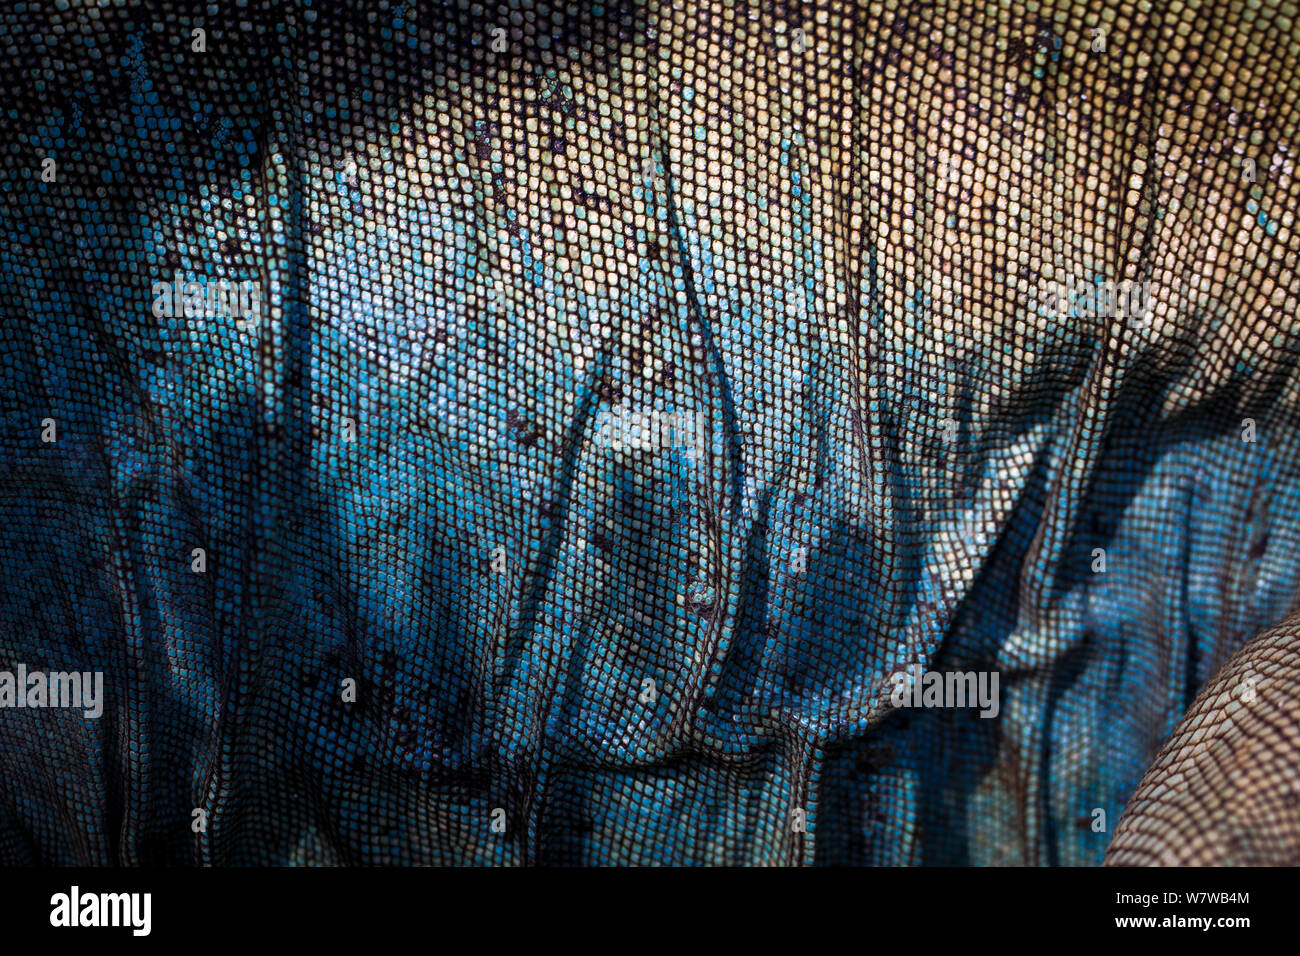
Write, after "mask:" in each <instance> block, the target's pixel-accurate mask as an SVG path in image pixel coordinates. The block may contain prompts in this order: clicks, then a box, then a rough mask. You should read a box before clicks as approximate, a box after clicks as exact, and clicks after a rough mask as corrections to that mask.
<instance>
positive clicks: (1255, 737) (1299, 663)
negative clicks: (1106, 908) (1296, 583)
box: [1106, 615, 1300, 866]
mask: <svg viewBox="0 0 1300 956" xmlns="http://www.w3.org/2000/svg"><path fill="white" fill-rule="evenodd" d="M1298 639H1300V615H1296V616H1293V617H1291V618H1288V619H1287V621H1285V622H1284V623H1282V624H1279V625H1278V626H1277V627H1273V628H1270V629H1268V630H1266V631H1264V632H1263V633H1262V634H1260V635H1259V636H1258V637H1256V638H1255V639H1254V640H1252V641H1250V643H1248V644H1247V645H1246V646H1245V647H1243V648H1242V649H1241V650H1240V651H1238V652H1237V653H1236V654H1235V655H1233V657H1232V658H1231V659H1230V660H1229V661H1228V662H1227V663H1226V664H1225V665H1224V667H1223V669H1222V670H1221V671H1220V672H1219V673H1218V674H1217V675H1216V676H1215V678H1214V680H1213V681H1211V682H1210V684H1209V686H1207V687H1206V688H1205V690H1203V691H1202V692H1201V695H1200V696H1199V697H1198V698H1196V702H1195V703H1194V704H1192V706H1191V708H1190V709H1189V710H1188V712H1187V715H1186V716H1185V717H1184V718H1183V720H1182V722H1181V723H1180V724H1179V725H1178V728H1177V729H1176V730H1175V731H1174V733H1173V736H1172V737H1171V738H1170V739H1169V742H1168V743H1167V744H1166V745H1165V748H1164V750H1162V751H1161V752H1160V756H1159V757H1157V758H1156V761H1155V763H1154V764H1152V766H1151V769H1150V770H1149V771H1148V772H1147V775H1146V776H1145V777H1144V778H1143V780H1142V783H1141V784H1140V785H1139V786H1138V789H1137V792H1136V793H1135V794H1134V795H1133V799H1132V800H1131V801H1130V802H1129V805H1128V808H1127V809H1126V810H1125V811H1124V816H1123V818H1122V819H1121V820H1120V823H1119V827H1118V828H1117V829H1116V831H1115V838H1114V840H1113V842H1112V843H1111V845H1110V848H1109V849H1108V850H1107V853H1106V865H1108V866H1205V865H1224V866H1296V865H1300V720H1297V714H1296V711H1297V704H1296V702H1297V701H1298V700H1300V643H1298Z"/></svg>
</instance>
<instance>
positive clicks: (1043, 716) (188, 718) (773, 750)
mask: <svg viewBox="0 0 1300 956" xmlns="http://www.w3.org/2000/svg"><path fill="white" fill-rule="evenodd" d="M200 6H201V5H199V4H193V3H186V2H161V0H160V2H153V3H146V2H141V3H130V2H126V3H112V4H99V3H95V4H91V3H82V2H75V0H74V2H70V3H67V4H36V3H27V4H4V5H3V8H0V73H2V74H3V75H4V76H5V78H6V82H7V97H6V100H5V102H4V103H3V104H0V108H3V110H4V115H3V117H0V173H2V174H3V182H2V184H0V185H2V186H3V188H2V189H0V304H2V307H3V309H4V313H3V321H2V322H0V359H3V361H0V410H2V411H3V425H4V427H3V429H0V453H2V454H3V464H4V467H3V468H0V581H2V582H3V590H2V591H0V597H2V599H3V604H2V605H0V622H2V625H3V626H0V666H13V665H15V664H16V663H18V662H23V663H25V664H27V665H28V666H29V667H38V666H44V667H46V668H49V669H58V670H73V669H75V670H94V671H102V672H103V673H104V674H105V679H106V683H107V687H108V691H107V692H108V696H109V699H108V702H107V706H106V709H105V714H104V717H103V718H102V719H100V720H98V721H87V720H84V719H82V718H81V717H80V716H77V715H74V714H71V713H69V712H66V711H59V712H54V711H44V712H42V711H34V710H28V711H23V712H21V713H19V712H13V711H7V712H4V713H0V862H3V863H24V864H46V865H50V864H78V863H80V864H91V865H141V864H155V865H246V864H256V865H266V864H285V863H290V864H352V863H355V864H388V865H401V864H474V863H478V864H495V865H516V864H531V863H537V864H573V865H576V864H638V865H642V864H678V865H688V864H689V865H813V864H859V865H860V864H891V865H910V864H948V865H961V864H980V865H1005V864H1025V865H1095V864H1097V863H1099V862H1100V861H1101V859H1102V857H1103V854H1104V852H1105V847H1106V844H1107V842H1108V841H1109V840H1110V834H1111V827H1112V826H1113V824H1114V822H1115V820H1116V819H1117V818H1118V816H1119V814H1120V811H1121V809H1122V807H1123V806H1124V805H1125V803H1126V802H1127V801H1128V799H1129V797H1130V795H1131V794H1132V793H1133V789H1134V787H1135V786H1137V784H1138V782H1139V780H1140V779H1141V778H1142V775H1143V773H1144V772H1145V771H1146V769H1147V767H1148V766H1149V764H1150V761H1151V759H1152V757H1153V756H1154V754H1155V753H1156V752H1157V750H1158V749H1159V747H1160V745H1161V743H1162V741H1163V740H1164V739H1165V738H1166V737H1167V735H1168V733H1169V731H1170V730H1171V729H1172V728H1173V726H1174V725H1175V724H1176V723H1177V721H1178V719H1179V718H1180V716H1181V715H1182V714H1183V712H1184V711H1185V710H1186V708H1187V706H1188V705H1189V704H1190V703H1191V701H1192V700H1193V699H1194V698H1195V697H1196V695H1197V693H1198V692H1199V690H1200V689H1201V687H1202V686H1204V685H1205V683H1206V682H1207V681H1208V680H1210V679H1211V678H1212V677H1213V675H1214V674H1215V672H1216V671H1217V670H1218V668H1219V665H1220V664H1221V663H1222V662H1223V661H1225V660H1226V659H1227V658H1228V657H1229V656H1230V655H1231V654H1232V653H1233V652H1234V651H1235V650H1236V649H1237V648H1238V647H1239V646H1240V645H1241V644H1242V643H1243V642H1244V641H1245V640H1246V639H1247V638H1248V637H1249V636H1250V635H1252V634H1255V633H1258V632H1259V631H1260V630H1261V629H1262V628H1265V627H1267V626H1269V625H1271V624H1273V623H1275V622H1277V621H1280V620H1283V619H1284V618H1285V617H1286V616H1287V615H1288V613H1290V612H1292V611H1293V610H1294V608H1295V603H1296V595H1297V593H1300V469H1298V468H1297V463H1298V461H1300V456H1298V454H1297V446H1298V444H1300V412H1298V408H1300V381H1298V380H1297V370H1298V369H1300V326H1298V324H1297V318H1296V317H1297V312H1298V311H1300V302H1298V301H1297V290H1298V289H1300V277H1298V276H1297V268H1298V266H1300V263H1297V258H1296V254H1297V251H1298V249H1300V242H1298V241H1297V238H1296V234H1295V229H1296V223H1295V220H1294V211H1295V209H1296V208H1297V205H1298V204H1300V184H1298V183H1297V177H1296V171H1295V168H1294V167H1295V163H1296V157H1297V155H1298V150H1300V146H1298V142H1300V122H1298V120H1300V77H1297V70H1296V50H1297V47H1298V46H1300V42H1298V34H1297V30H1298V29H1300V13H1298V11H1297V9H1296V5H1295V4H1293V3H1276V2H1263V3H1261V2H1256V0H1249V2H1248V0H1221V2H1220V0H1215V2H1183V3H1177V4H1175V3H1164V2H1151V3H1147V2H1066V0H1062V2H1056V3H1045V4H1037V3H1026V4H1007V3H984V2H980V3H968V4H962V3H954V2H940V3H922V2H916V3H870V2H851V0H844V2H832V0H817V2H813V3H802V4H776V5H773V4H770V3H766V2H758V0H752V2H750V0H742V2H738V3H730V2H720V0H709V2H702V3H681V4H667V3H622V2H620V3H611V4H605V5H599V4H590V5H587V4H575V5H572V6H568V5H564V6H561V5H560V4H546V3H541V4H527V3H524V4H505V3H501V4H494V3H488V4H471V3H468V2H464V3H441V2H434V3H409V2H398V0H392V2H382V0H376V2H365V3H361V2H358V3H356V4H346V3H317V4H313V5H308V4H306V3H299V2H282V3H267V4H257V3H252V2H250V3H249V4H247V5H242V6H241V5H239V4H234V3H218V4H210V5H203V6H202V9H201V10H200ZM200 21H201V22H200ZM198 26H202V27H203V28H205V29H206V31H207V45H206V49H205V50H204V51H202V52H195V51H194V49H193V47H192V41H191V35H192V30H193V29H194V28H196V27H198ZM498 28H500V29H502V30H503V33H502V34H501V35H502V36H503V37H504V43H505V46H504V48H503V49H501V50H499V51H497V50H494V49H493V44H494V42H496V41H495V37H496V36H497V34H496V33H495V31H496V30H497V29H498ZM797 31H802V38H801V37H800V34H799V33H798V32H797ZM1098 31H1101V33H1100V35H1099V33H1098ZM50 157H53V158H56V159H57V160H58V168H59V174H58V178H57V179H56V180H54V181H49V182H46V181H43V180H42V179H41V171H42V164H43V160H44V159H46V158H50ZM1247 160H1249V161H1250V163H1251V166H1249V167H1248V165H1247V163H1246V161H1247ZM1248 170H1253V171H1252V172H1250V173H1249V174H1248ZM176 270H181V271H182V272H184V273H186V274H187V275H190V276H203V277H209V278H214V279H215V278H219V277H222V276H229V277H231V278H237V279H243V278H250V279H253V280H256V281H258V282H259V283H261V284H262V286H263V288H264V289H265V290H266V293H267V301H268V303H269V307H268V311H267V314H266V317H265V319H264V321H262V322H261V323H260V324H259V325H257V326H256V327H254V328H251V329H243V328H239V327H237V326H234V325H232V324H230V323H223V322H218V321H210V320H207V319H194V320H186V319H175V318H172V319H166V318H159V317H157V316H155V315H154V314H152V313H151V311H150V302H151V301H152V295H151V292H152V285H153V283H154V282H156V281H158V280H170V279H171V278H172V275H173V273H174V271H176ZM1069 278H1073V279H1075V280H1081V281H1084V282H1109V281H1115V282H1119V281H1149V282H1150V283H1151V284H1152V288H1153V292H1152V315H1151V321H1150V323H1148V324H1142V325H1137V324H1133V323H1131V322H1130V321H1128V319H1126V318H1123V317H1118V316H1113V315H1097V314H1069V315H1060V314H1057V313H1056V312H1055V311H1054V310H1051V309H1048V308H1046V307H1045V306H1044V304H1043V299H1044V290H1045V288H1046V287H1047V286H1049V285H1050V284H1052V283H1055V282H1059V281H1062V280H1065V279H1069ZM624 402H625V403H628V404H629V405H630V406H634V407H647V406H650V405H652V404H656V403H658V404H660V405H663V406H664V407H672V408H674V409H685V410H689V411H692V412H697V413H699V414H700V415H702V416H703V417H704V419H705V421H706V422H707V425H708V434H709V436H710V441H709V445H708V448H707V453H706V454H705V455H704V456H703V458H702V459H701V460H698V461H691V460H689V459H688V458H687V457H685V456H683V455H681V454H679V452H678V451H677V450H675V449H665V448H650V449H644V448H643V449H639V450H632V451H629V450H626V449H625V450H621V451H617V450H612V449H610V448H607V447H602V446H601V445H600V444H599V442H598V441H597V435H598V428H599V422H600V417H601V415H602V414H604V413H608V412H609V411H610V409H611V408H614V407H617V405H618V404H619V403H624ZM47 418H52V419H54V420H56V421H57V426H58V433H59V439H58V442H57V443H56V444H45V443H43V442H42V441H41V440H40V438H39V436H40V434H41V430H42V422H43V421H44V420H45V419H47ZM1247 421H1249V425H1247ZM349 422H350V423H351V424H352V426H354V432H355V438H356V441H349V440H347V439H346V438H345V437H344V436H345V435H346V434H347V432H346V430H345V429H346V427H347V423H349ZM1250 439H1253V440H1250ZM196 547H204V548H206V549H207V553H208V567H207V570H206V571H205V572H204V573H203V574H196V573H194V572H193V570H192V568H191V564H190V555H191V549H193V548H196ZM498 547H500V548H501V549H503V550H502V551H501V552H498V551H497V548H498ZM1099 551H1103V552H1104V561H1103V559H1102V558H1100V557H1098V552H1099ZM502 557H503V558H504V563H501V561H500V560H499V558H502ZM1099 562H1100V563H1099ZM912 665H918V666H921V667H927V668H935V669H940V670H961V671H997V672H998V673H999V674H1000V675H1001V684H1000V687H1001V695H1002V699H1001V707H1000V710H999V713H998V716H997V717H996V718H994V719H982V718H980V717H978V716H975V715H974V714H972V713H970V712H967V711H954V710H951V709H943V708H939V709H928V710H926V709H922V710H914V711H908V712H900V711H899V710H897V709H895V708H893V707H892V706H891V705H890V694H889V691H890V687H891V678H892V676H893V675H894V674H895V673H896V672H898V671H899V670H901V669H903V668H906V667H909V666H912ZM350 680H355V681H356V682H357V685H358V687H359V691H360V695H359V697H358V698H357V699H356V700H355V701H349V700H347V699H345V698H343V697H342V696H341V694H340V687H341V685H342V684H343V682H344V681H350ZM647 681H652V682H653V689H654V693H653V694H647V690H646V688H647V686H648V685H647V683H646V682H647ZM196 811H202V814H203V815H205V819H206V826H203V827H197V828H196V817H195V813H196ZM796 824H798V825H796Z"/></svg>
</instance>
